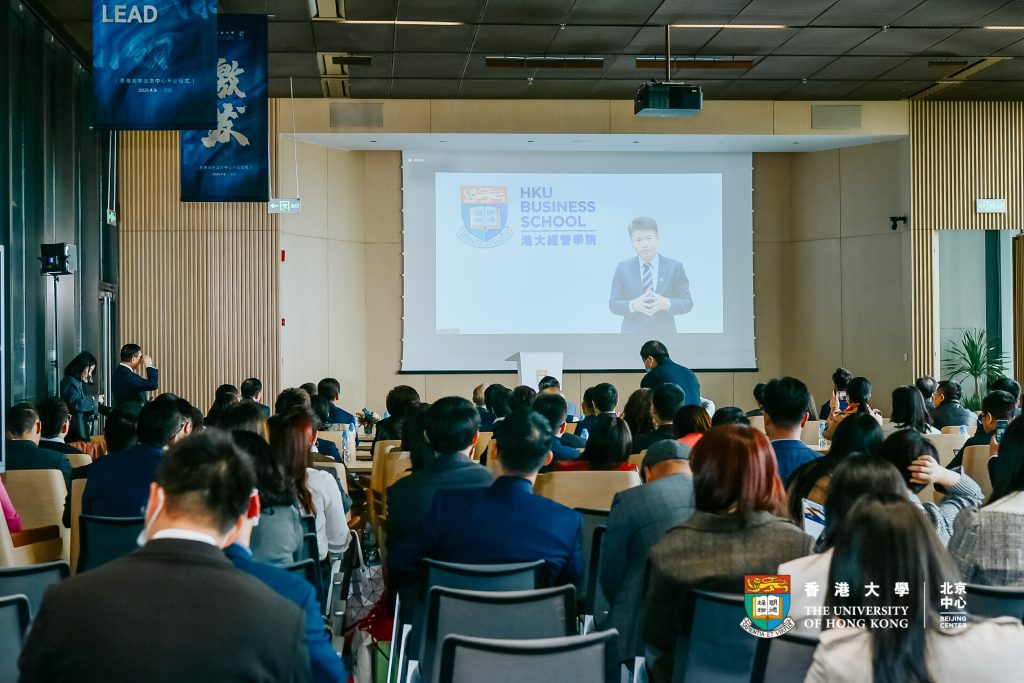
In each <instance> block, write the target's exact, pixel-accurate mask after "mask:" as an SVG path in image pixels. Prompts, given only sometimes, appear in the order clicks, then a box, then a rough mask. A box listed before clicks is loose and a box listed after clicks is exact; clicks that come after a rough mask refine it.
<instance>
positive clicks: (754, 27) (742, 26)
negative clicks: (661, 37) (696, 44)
mask: <svg viewBox="0 0 1024 683" xmlns="http://www.w3.org/2000/svg"><path fill="white" fill-rule="evenodd" d="M669 26H670V27H671V28H721V29H726V28H728V29H740V30H747V31H749V30H753V31H760V30H775V29H782V28H789V26H786V25H785V24H670V25H669Z"/></svg>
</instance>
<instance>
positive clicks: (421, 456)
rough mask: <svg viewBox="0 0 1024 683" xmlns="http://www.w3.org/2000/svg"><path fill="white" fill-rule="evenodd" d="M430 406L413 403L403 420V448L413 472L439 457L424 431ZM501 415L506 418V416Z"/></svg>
mask: <svg viewBox="0 0 1024 683" xmlns="http://www.w3.org/2000/svg"><path fill="white" fill-rule="evenodd" d="M429 408H430V404H429V403H417V404H415V405H411V406H409V407H408V408H407V409H406V411H405V417H404V418H403V420H402V423H403V424H402V450H403V451H405V452H407V453H408V454H409V460H410V461H411V467H410V469H411V470H412V471H413V472H419V471H420V470H422V469H423V468H424V467H426V466H427V465H429V464H430V463H431V462H433V460H434V458H435V457H437V454H436V453H434V449H433V448H432V447H431V446H430V442H429V441H427V437H426V435H425V433H424V430H425V429H426V424H425V418H426V415H427V409H429ZM500 417H501V418H502V419H504V417H505V416H504V415H502V416H500Z"/></svg>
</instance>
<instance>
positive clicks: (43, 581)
mask: <svg viewBox="0 0 1024 683" xmlns="http://www.w3.org/2000/svg"><path fill="white" fill-rule="evenodd" d="M70 575H71V567H69V566H68V563H67V562H62V561H57V562H46V563H44V564H30V565H28V566H26V567H5V568H3V569H0V595H24V596H25V597H26V598H28V604H29V609H30V611H31V613H32V614H33V615H35V613H36V612H37V611H38V610H39V605H40V604H42V602H43V594H45V593H46V589H47V588H48V587H49V586H50V585H51V584H54V583H57V582H58V581H63V580H64V579H66V578H68V576H70Z"/></svg>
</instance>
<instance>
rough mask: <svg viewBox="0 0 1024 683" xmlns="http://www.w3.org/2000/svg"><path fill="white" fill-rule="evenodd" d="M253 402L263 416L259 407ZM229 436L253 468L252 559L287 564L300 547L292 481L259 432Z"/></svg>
mask: <svg viewBox="0 0 1024 683" xmlns="http://www.w3.org/2000/svg"><path fill="white" fill-rule="evenodd" d="M243 405H244V404H243ZM252 405H253V407H254V408H256V411H257V412H259V413H260V417H263V414H262V411H260V409H259V406H257V405H256V404H255V403H254V404H252ZM230 412H231V411H230V410H229V412H228V413H225V417H226V416H227V415H228V414H229V413H230ZM231 439H232V440H233V441H234V442H235V445H236V446H238V447H239V448H240V449H242V450H243V451H245V452H246V453H248V454H249V457H250V458H251V459H252V464H253V468H254V469H255V470H256V488H257V489H259V492H260V523H259V524H258V525H257V526H255V527H254V528H253V530H252V539H251V540H250V542H249V548H250V549H251V550H252V555H253V558H254V559H255V560H256V561H257V562H268V563H270V564H279V565H280V564H290V563H291V562H294V561H295V559H296V557H297V556H298V553H299V551H300V550H301V549H302V533H303V531H302V519H301V515H300V513H299V509H298V508H297V507H296V506H295V503H296V497H295V482H293V481H292V479H291V478H290V477H288V476H286V474H285V472H284V470H282V469H281V463H280V462H278V461H277V459H276V458H275V457H274V454H273V452H272V451H271V450H270V445H269V444H268V443H267V441H266V440H265V439H264V438H263V436H262V435H260V434H259V433H258V432H255V431H249V430H244V429H236V430H234V431H232V432H231Z"/></svg>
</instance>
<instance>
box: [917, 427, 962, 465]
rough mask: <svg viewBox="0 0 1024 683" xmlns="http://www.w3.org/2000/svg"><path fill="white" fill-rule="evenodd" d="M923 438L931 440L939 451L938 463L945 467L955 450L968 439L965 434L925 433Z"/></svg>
mask: <svg viewBox="0 0 1024 683" xmlns="http://www.w3.org/2000/svg"><path fill="white" fill-rule="evenodd" d="M924 438H926V439H928V440H929V441H931V442H932V444H933V445H934V446H935V448H937V449H938V451H939V464H940V465H942V466H943V467H945V466H946V465H948V464H949V461H950V460H952V459H953V456H955V455H956V452H957V451H958V450H960V449H961V448H963V447H964V443H965V442H966V441H967V439H969V438H970V437H968V436H967V435H966V434H925V435H924Z"/></svg>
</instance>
